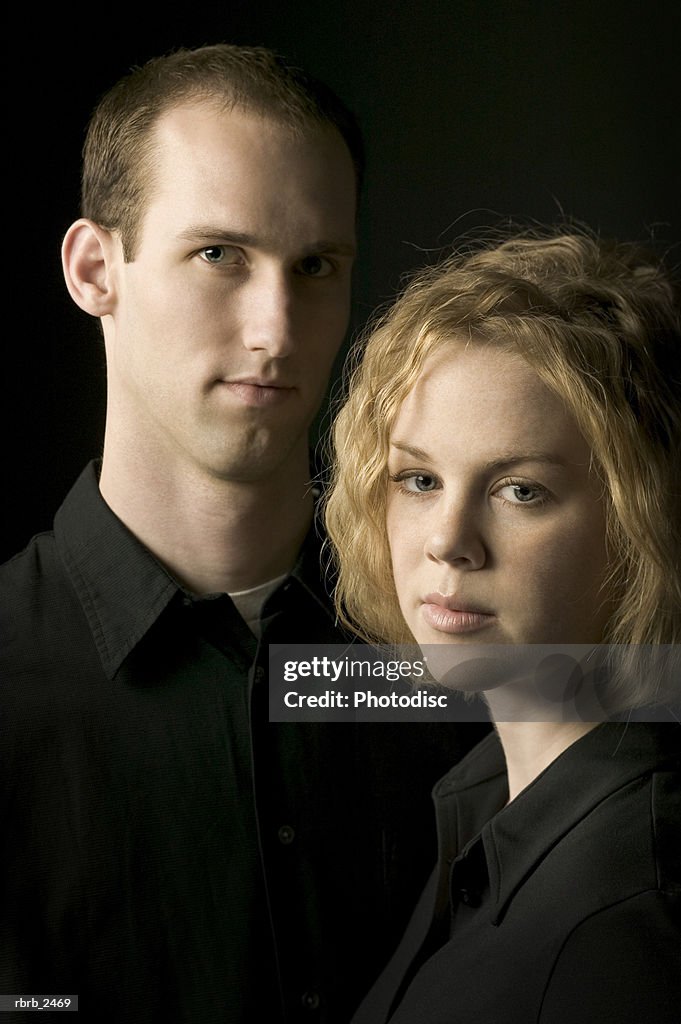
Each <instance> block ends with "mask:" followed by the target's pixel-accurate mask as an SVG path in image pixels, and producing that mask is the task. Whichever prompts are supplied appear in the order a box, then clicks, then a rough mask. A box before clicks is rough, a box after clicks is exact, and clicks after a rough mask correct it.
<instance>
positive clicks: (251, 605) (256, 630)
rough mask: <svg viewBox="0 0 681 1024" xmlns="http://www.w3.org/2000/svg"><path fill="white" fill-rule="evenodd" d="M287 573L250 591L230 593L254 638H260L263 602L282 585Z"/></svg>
mask: <svg viewBox="0 0 681 1024" xmlns="http://www.w3.org/2000/svg"><path fill="white" fill-rule="evenodd" d="M287 576H288V573H287V572H285V573H284V575H283V576H277V578H276V579H274V580H268V581H267V583H261V584H260V585H259V586H257V587H251V588H250V590H235V591H233V592H232V593H230V595H229V596H230V597H231V599H232V601H233V602H234V604H235V606H236V610H237V611H238V613H239V615H240V616H241V618H242V619H243V620H244V622H245V623H246V625H247V626H248V628H249V629H250V631H251V633H253V635H254V636H257V637H259V636H260V616H261V615H262V610H263V607H264V604H265V601H266V600H267V598H268V597H269V596H270V594H273V593H274V591H275V590H276V589H277V587H278V586H279V584H280V583H283V582H284V580H285V579H286V577H287Z"/></svg>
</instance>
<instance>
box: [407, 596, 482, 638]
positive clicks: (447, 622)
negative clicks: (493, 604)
mask: <svg viewBox="0 0 681 1024" xmlns="http://www.w3.org/2000/svg"><path fill="white" fill-rule="evenodd" d="M421 615H422V616H423V618H424V620H425V622H426V623H427V625H429V626H430V627H431V628H432V629H435V630H436V631H437V632H438V633H451V634H456V633H475V632H477V631H478V630H481V629H485V628H486V627H487V626H490V625H492V623H493V622H494V621H495V618H496V616H495V615H494V614H493V612H491V611H489V610H488V609H487V608H482V607H480V605H477V604H473V603H472V602H471V601H464V600H463V599H462V598H459V597H457V596H456V595H455V594H440V593H437V592H436V593H433V594H426V596H425V597H424V598H423V600H422V603H421Z"/></svg>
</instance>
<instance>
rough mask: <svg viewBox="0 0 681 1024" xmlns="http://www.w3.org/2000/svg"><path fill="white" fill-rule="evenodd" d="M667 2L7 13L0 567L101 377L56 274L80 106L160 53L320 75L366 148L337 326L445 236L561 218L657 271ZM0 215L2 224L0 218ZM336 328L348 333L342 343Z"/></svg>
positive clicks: (670, 153)
mask: <svg viewBox="0 0 681 1024" xmlns="http://www.w3.org/2000/svg"><path fill="white" fill-rule="evenodd" d="M680 9H681V5H679V4H678V3H677V2H674V3H670V2H659V0H658V2H655V0H652V2H648V3H643V2H629V0H626V2H620V3H615V2H612V0H591V2H585V0H575V2H572V3H569V2H565V3H559V2H557V0H545V2H544V3H540V2H527V0H525V2H523V0H506V2H502V0H448V2H445V0H430V2H421V3H419V2H418V0H413V2H410V3H404V2H400V0H395V2H394V3H387V2H384V0H380V2H373V3H372V2H371V0H364V2H360V0H348V2H338V3H327V2H318V3H307V2H293V0H281V2H279V3H275V2H273V0H264V2H260V3H259V2H257V0H256V2H251V3H246V2H242V0H237V2H231V3H230V2H225V3H220V4H217V3H208V2H203V3H199V4H188V5H186V6H185V13H184V14H178V13H170V12H169V11H168V10H167V9H166V8H158V9H155V8H154V7H152V6H149V5H146V6H145V5H144V4H137V5H135V6H134V7H131V8H128V9H126V8H125V6H121V5H120V4H118V5H115V4H110V5H100V6H99V7H96V8H95V7H94V6H92V7H91V8H90V9H89V11H88V9H87V8H82V9H81V10H75V9H74V8H73V7H63V8H61V9H59V10H58V11H57V10H55V9H54V8H50V9H48V11H47V13H45V14H38V13H37V9H36V8H35V7H34V6H33V5H30V6H29V5H26V6H25V9H24V10H23V11H21V10H20V11H17V10H16V8H15V15H14V19H15V24H14V27H13V39H14V43H13V45H12V48H11V53H9V55H7V60H6V62H5V63H6V71H9V74H7V76H6V83H7V84H6V88H5V95H6V97H7V99H8V103H7V104H6V110H7V116H6V122H5V129H6V146H5V182H6V184H5V202H6V208H5V214H6V218H7V221H9V230H7V229H6V233H5V252H6V262H5V265H6V271H5V282H6V285H5V301H6V315H5V338H6V340H5V347H4V354H5V360H4V367H5V373H4V374H3V385H2V389H3V391H2V393H3V403H2V409H3V414H4V417H5V423H4V438H5V443H4V455H5V460H6V464H5V467H4V473H3V477H2V478H3V481H4V484H5V494H4V500H3V506H4V509H5V514H4V523H3V528H2V545H1V546H2V550H0V558H2V557H5V556H8V555H10V554H12V553H13V552H14V551H16V550H18V549H19V548H20V547H22V546H23V545H24V544H25V543H26V542H27V540H28V539H29V538H30V536H31V535H32V534H33V533H34V532H36V531H38V530H42V529H48V528H49V527H50V525H51V521H52V516H53V513H54V511H55V510H56V508H57V506H58V504H59V503H60V502H61V500H62V498H63V497H64V495H65V493H66V491H67V490H68V488H69V487H70V485H71V483H72V482H73V480H74V479H75V477H76V476H77V475H78V473H79V472H80V470H81V468H82V466H83V465H84V463H85V462H86V461H87V460H88V459H90V458H91V457H93V456H96V455H98V454H99V451H100V448H101V442H102V432H103V421H104V383H105V382H104V361H103V350H102V345H101V342H100V340H99V335H98V332H97V330H96V324H95V322H94V321H91V320H90V319H89V318H88V317H87V316H86V315H85V314H83V313H82V312H81V311H80V310H78V309H77V307H76V306H75V305H74V304H73V303H72V301H71V300H70V298H69V297H68V294H67V292H66V289H65V287H64V284H63V281H62V276H61V267H60V262H59V247H60V243H61V238H62V235H63V233H64V231H65V230H66V228H67V227H68V225H69V223H70V222H71V221H72V220H73V219H75V218H76V217H77V216H78V177H79V161H80V147H81V144H82V140H83V131H84V127H85V123H86V121H87V118H88V116H89V113H90V110H91V108H92V106H93V105H94V103H95V101H96V100H97V98H98V96H99V95H100V93H101V92H103V91H104V90H105V89H107V88H108V87H109V86H110V85H111V84H112V83H113V82H114V81H115V79H117V78H118V77H119V76H120V75H121V74H123V73H124V72H126V71H127V70H128V68H129V67H130V66H132V65H133V64H136V63H141V62H142V61H144V60H145V59H147V58H148V57H150V56H153V55H156V54H157V53H160V52H163V51H165V50H167V49H169V48H174V47H177V46H194V45H199V44H202V43H211V42H218V41H222V40H225V41H230V42H236V43H244V44H249V45H267V46H270V47H273V48H274V49H277V50H279V51H280V52H281V53H284V54H285V55H286V56H287V57H289V58H290V59H292V60H294V61H296V62H298V63H300V64H301V65H303V66H304V67H306V68H307V69H308V70H310V71H312V72H313V73H315V74H317V75H318V76H320V77H321V78H323V79H325V80H326V81H327V82H328V83H329V84H330V85H331V86H333V87H334V88H335V89H336V90H337V91H338V92H339V93H340V94H341V95H342V96H343V98H344V99H345V100H346V102H347V103H348V104H349V105H350V106H351V107H352V108H353V109H354V110H355V112H356V113H357V115H358V117H359V119H360V122H361V124H362V126H363V128H364V131H365V135H366V139H367V151H368V174H367V184H366V189H365V193H364V199H363V207H362V214H361V223H360V246H361V249H360V262H359V266H358V269H357V275H356V288H355V305H354V313H353V321H352V332H354V331H356V330H357V329H358V328H359V327H361V325H362V324H363V323H364V322H365V320H366V318H367V317H368V316H369V314H370V313H371V311H372V310H373V309H374V308H375V307H376V306H377V305H380V304H383V303H385V302H386V301H387V300H389V299H390V298H391V297H392V296H393V295H394V294H395V292H396V290H397V289H398V287H399V284H400V276H401V274H403V273H404V272H408V271H409V270H411V269H413V268H414V267H415V266H417V265H419V264H421V263H423V262H425V261H427V260H430V259H431V258H432V257H433V255H434V254H437V253H438V252H439V251H440V250H441V249H442V248H446V247H447V246H449V245H451V244H453V243H455V242H456V240H457V238H458V237H460V236H461V235H462V234H466V235H470V234H474V233H475V231H476V229H478V228H482V227H485V226H487V225H494V224H496V223H497V222H499V221H503V220H506V219H508V218H514V219H517V220H519V221H523V222H524V221H528V220H538V221H550V222H553V221H555V220H557V219H560V218H561V217H562V216H565V217H569V218H573V219H576V220H579V221H584V222H586V223H588V224H589V225H590V226H591V227H594V228H597V229H599V230H601V231H602V232H603V233H604V234H612V235H618V236H621V237H626V238H631V239H644V240H648V239H650V238H651V237H654V238H655V239H656V241H657V243H658V244H659V245H660V247H661V248H662V249H664V250H668V251H669V252H670V259H671V262H672V263H674V264H677V265H678V264H679V262H681V255H680V253H679V242H680V241H681V213H680V208H679V185H680V181H679V177H680V175H679V170H680V162H679V141H680V138H679V132H680V130H679V113H678V111H679V107H680V104H679V100H680V99H681V95H680V94H679V87H678V77H679V72H678V69H679V57H678V54H679V52H680V50H681V24H680V21H679V13H678V12H679V10H680ZM7 221H6V223H7ZM352 332H351V334H352Z"/></svg>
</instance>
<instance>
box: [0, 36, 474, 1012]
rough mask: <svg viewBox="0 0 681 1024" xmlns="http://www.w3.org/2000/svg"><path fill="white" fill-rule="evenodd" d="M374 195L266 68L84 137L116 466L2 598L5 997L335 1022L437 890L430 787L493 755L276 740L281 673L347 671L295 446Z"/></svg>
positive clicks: (221, 57)
mask: <svg viewBox="0 0 681 1024" xmlns="http://www.w3.org/2000/svg"><path fill="white" fill-rule="evenodd" d="M361 164H362V159H361V141H360V137H359V132H358V130H357V127H356V125H355V123H354V121H353V119H352V117H351V115H350V114H349V113H348V111H347V110H346V109H345V108H344V106H343V104H342V103H341V102H340V101H339V100H338V99H337V98H336V97H335V96H333V95H332V94H331V93H330V92H329V91H328V90H327V89H326V88H324V87H323V86H322V85H321V84H320V83H317V82H315V81H313V80H311V79H309V78H308V77H307V76H305V75H304V74H303V73H301V72H298V71H295V70H293V69H291V68H289V67H287V65H286V64H285V62H283V61H282V60H280V59H277V58H275V57H274V56H273V55H272V54H270V53H269V52H267V51H265V50H260V49H250V48H238V47H232V46H223V45H219V46H211V47H204V48H201V49H199V50H196V51H178V52H176V53H174V54H171V55H168V56H166V57H163V58H159V59H157V60H154V61H151V62H150V63H149V64H148V65H145V66H144V67H142V68H141V69H138V70H136V71H134V72H133V73H132V74H131V75H128V76H126V77H125V78H124V79H123V80H121V82H119V83H118V84H117V85H116V86H114V88H113V89H112V90H111V91H110V92H109V93H108V94H107V95H106V96H105V97H104V98H103V100H102V101H101V102H100V104H99V106H98V108H97V110H96V111H95V114H94V115H93V119H92V121H91V124H90V127H89V131H88V136H87V140H86V144H85V149H84V169H83V197H82V212H83V216H82V217H81V218H80V219H79V220H77V221H76V222H75V223H74V224H73V225H72V226H71V227H70V228H69V230H68V231H67V233H66V236H65V239H64V245H63V265H64V273H65V278H66V283H67V287H68V289H69V292H70V294H71V296H72V298H73V299H74V301H75V302H76V303H77V304H78V305H79V306H80V307H81V309H83V310H84V311H85V312H86V313H87V314H89V315H90V316H93V317H97V318H99V320H100V321H101V326H102V332H103V337H104V345H105V350H106V361H107V380H108V394H107V418H106V429H105V443H104V451H103V456H102V460H101V464H100V463H99V462H98V463H93V464H92V465H90V466H88V467H87V468H86V470H85V471H84V473H83V475H82V476H81V478H80V479H79V480H78V482H77V483H76V484H75V486H74V488H73V490H72V491H71V493H70V494H69V495H68V497H67V498H66V501H65V502H64V504H63V506H62V508H61V509H60V510H59V512H58V514H57V517H56V519H55V527H54V532H53V533H51V534H47V535H43V536H40V537H38V538H35V539H34V540H33V541H32V543H31V545H30V546H29V547H28V549H27V550H26V551H25V552H24V553H22V554H21V555H19V556H17V557H16V558H15V559H13V560H12V561H11V562H10V563H8V564H7V565H6V566H5V567H4V568H3V570H2V580H1V584H0V586H1V588H2V590H1V593H2V595H3V619H4V623H3V627H2V628H3V654H2V663H1V666H0V669H1V673H2V674H1V676H0V678H1V679H2V683H1V687H2V691H1V692H2V715H3V731H4V734H3V739H2V751H3V761H4V763H3V765H2V781H1V782H0V786H1V787H2V797H3V811H2V813H3V828H4V863H3V865H2V887H3V888H2V892H0V900H1V906H0V918H1V921H2V923H1V925H0V949H1V954H0V990H1V991H2V992H9V993H40V994H43V993H50V994H52V995H55V996H59V995H64V994H77V995H78V997H79V1008H80V1013H81V1018H84V1019H86V1020H96V1021H117V1022H127V1021H141V1022H157V1021H158V1022H161V1021H163V1022H164V1024H168V1022H173V1021H177V1022H180V1021H182V1022H197V1024H211V1022H217V1021H221V1022H229V1024H239V1022H245V1021H252V1020H256V1019H258V1020H259V1019H263V1020H267V1021H270V1022H271V1021H277V1020H287V1021H296V1020H308V1019H314V1020H323V1021H326V1022H333V1021H342V1020H345V1019H347V1017H348V1016H349V1013H350V1012H351V1010H352V1009H353V1007H354V1006H355V1005H356V1003H357V1002H358V1000H359V998H360V996H361V995H362V993H363V991H364V989H365V988H366V987H367V986H368V984H369V983H370V981H371V980H372V978H373V976H374V974H375V973H376V972H377V970H378V969H379V968H380V966H381V965H382V963H383V961H384V960H385V958H386V957H387V955H388V954H389V953H390V951H391V949H392V946H393V944H394V942H395V941H396V938H397V936H398V934H399V931H400V929H401V927H402V926H403V925H404V918H405V915H406V913H407V909H408V907H409V906H410V905H411V903H412V902H413V899H414V897H415V895H416V893H417V892H418V890H419V888H420V886H421V884H422V882H423V879H424V874H425V872H426V871H427V869H428V868H429V866H430V862H431V859H432V853H433V848H432V845H431V838H432V837H431V836H430V835H429V833H428V826H427V824H426V823H427V822H428V820H429V817H430V807H429V802H428V799H427V796H428V791H429V788H430V786H431V784H432V783H433V782H434V780H435V779H436V778H437V776H438V775H439V774H440V773H441V772H442V771H443V770H444V768H445V767H446V766H448V765H449V764H450V763H451V760H452V753H454V755H456V753H457V748H456V744H457V743H459V745H460V748H461V750H463V749H464V747H466V748H467V747H468V746H470V745H472V743H473V742H475V741H476V740H477V738H478V735H479V730H471V735H470V736H466V737H464V739H461V737H460V735H459V734H458V733H455V734H454V737H452V735H451V732H450V730H449V729H447V730H446V731H445V730H443V731H442V732H440V731H439V730H435V729H434V728H433V727H430V732H429V733H428V735H427V736H424V734H423V732H424V730H426V729H428V727H426V726H424V727H423V730H419V736H418V737H416V735H415V733H412V732H410V733H409V734H407V732H406V731H405V730H404V729H401V728H394V727H387V726H375V727H373V728H372V727H368V726H366V725H365V726H362V727H360V726H357V727H352V726H342V725H339V724H338V723H331V724H329V725H328V726H320V725H316V726H312V725H309V724H308V725H304V724H287V725H279V726H275V725H273V724H270V723H269V722H268V720H267V682H266V672H265V666H266V663H267V651H268V644H269V643H272V642H298V641H302V642H307V641H309V642H312V641H314V642H322V643H324V642H342V641H343V640H344V637H343V636H342V635H341V634H340V633H339V632H338V630H337V629H336V627H335V624H334V619H333V616H332V614H331V611H330V607H329V603H328V598H327V595H326V594H325V592H324V588H323V586H322V583H321V575H320V568H319V542H318V538H317V529H316V527H315V525H314V497H313V490H312V487H311V485H310V464H309V452H308V429H309V426H310V423H311V421H312V419H313V417H314V415H315V413H316V411H317V409H318V407H319V405H320V402H321V400H322V397H323V394H324V391H325V387H326V384H327V378H328V375H329V372H330V369H331V366H332V362H333V359H334V356H335V355H336V352H337V350H338V348H339V345H340V343H341V341H342V338H343V335H344V332H345V329H346V326H347V320H348V311H349V300H350V281H351V267H352V262H353V257H354V252H355V221H356V202H357V192H358V182H359V178H360V175H361ZM408 728H409V729H411V727H408ZM431 734H432V737H431ZM408 736H409V737H411V738H410V739H409V743H410V746H417V750H418V759H416V756H415V754H414V753H413V751H412V752H410V750H409V749H408V748H407V746H406V745H405V743H406V742H407V740H408ZM431 738H432V742H430V739H431ZM429 746H430V749H429ZM411 803H413V804H414V807H413V808H410V807H408V806H407V805H409V804H411ZM421 823H422V824H421ZM424 835H425V836H426V838H425V839H424Z"/></svg>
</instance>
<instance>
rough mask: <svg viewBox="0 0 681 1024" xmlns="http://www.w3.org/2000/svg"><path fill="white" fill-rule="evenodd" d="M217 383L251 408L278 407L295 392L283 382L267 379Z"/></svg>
mask: <svg viewBox="0 0 681 1024" xmlns="http://www.w3.org/2000/svg"><path fill="white" fill-rule="evenodd" d="M217 383H218V384H219V385H221V386H222V387H224V388H225V389H226V390H227V391H228V392H229V393H230V394H231V395H233V396H234V397H235V398H236V399H237V400H239V401H240V402H242V403H243V404H245V405H252V406H264V405H279V404H281V403H282V402H285V401H286V400H287V399H288V398H290V396H291V395H292V394H293V392H294V390H295V388H293V387H291V386H289V385H288V384H286V383H284V382H283V381H280V380H278V379H270V378H267V377H239V378H234V379H231V380H230V379H225V380H219V381H217Z"/></svg>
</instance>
